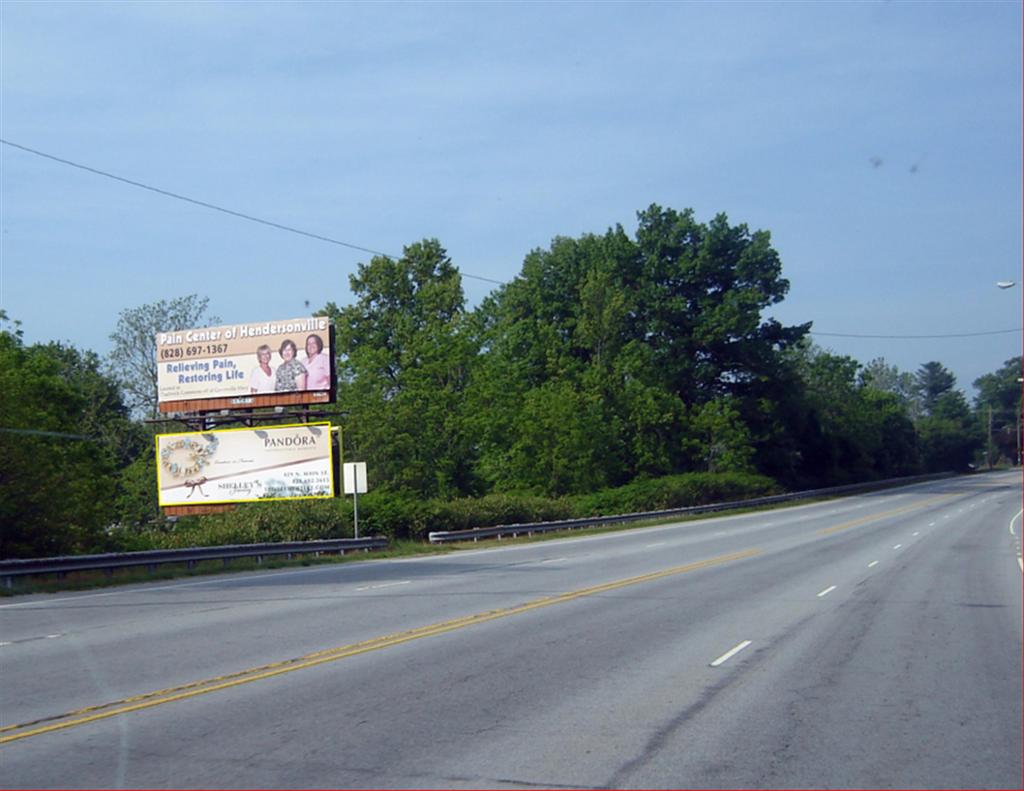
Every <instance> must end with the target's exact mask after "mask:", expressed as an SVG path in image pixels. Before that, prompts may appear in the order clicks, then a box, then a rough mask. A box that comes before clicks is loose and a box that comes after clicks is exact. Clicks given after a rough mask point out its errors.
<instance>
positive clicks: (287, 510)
mask: <svg viewBox="0 0 1024 791" xmlns="http://www.w3.org/2000/svg"><path fill="white" fill-rule="evenodd" d="M350 511H351V508H349V513H346V510H345V503H344V501H342V500H334V499H329V500H296V501H293V502H272V503H259V502H256V503H243V504H240V505H239V506H237V507H236V508H234V509H232V510H230V511H225V512H224V513H219V514H210V515H208V516H201V517H185V518H182V519H180V520H179V521H178V523H177V524H176V525H174V526H173V527H171V528H169V529H164V530H149V531H141V532H140V533H139V535H141V536H143V537H144V540H146V541H149V542H151V544H152V547H153V548H159V549H181V548H184V547H202V546H221V545H229V544H259V543H267V542H280V541H316V540H320V539H327V538H346V537H349V538H350V537H351V536H352V517H351V513H350Z"/></svg>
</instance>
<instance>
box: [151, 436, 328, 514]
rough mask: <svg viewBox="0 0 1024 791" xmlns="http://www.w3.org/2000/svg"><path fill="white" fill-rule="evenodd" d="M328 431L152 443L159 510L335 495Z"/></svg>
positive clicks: (165, 438)
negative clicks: (169, 507) (160, 507)
mask: <svg viewBox="0 0 1024 791" xmlns="http://www.w3.org/2000/svg"><path fill="white" fill-rule="evenodd" d="M331 454H332V451H331V426H330V424H329V423H299V424H295V425H287V426H266V427H263V428H237V429H225V430H222V431H201V432H189V433H185V434H160V435H158V436H157V438H156V461H157V489H158V492H159V502H160V505H161V506H162V507H163V506H183V505H198V504H206V505H212V504H214V503H244V502H252V501H255V500H295V499H302V498H313V497H333V496H334V476H333V475H332V472H331V470H332V467H333V463H332V462H333V460H332V455H331Z"/></svg>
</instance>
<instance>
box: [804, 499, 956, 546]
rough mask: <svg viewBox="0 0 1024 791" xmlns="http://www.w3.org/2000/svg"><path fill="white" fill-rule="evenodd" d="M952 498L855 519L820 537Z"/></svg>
mask: <svg viewBox="0 0 1024 791" xmlns="http://www.w3.org/2000/svg"><path fill="white" fill-rule="evenodd" d="M950 497H955V495H952V494H943V495H940V496H939V497H932V498H930V499H928V500H925V501H924V502H920V503H913V504H912V505H907V506H904V507H903V508H896V509H894V510H892V511H883V512H882V513H880V514H871V515H870V516H862V517H861V518H860V519H854V520H852V521H850V522H843V523H842V524H840V525H835V526H833V527H826V528H823V529H821V530H819V531H818V535H819V536H827V535H831V534H832V533H838V532H839V531H840V530H849V529H850V528H851V527H858V526H860V525H864V524H867V523H868V522H875V521H877V520H879V519H888V518H889V517H890V516H898V515H899V514H905V513H907V511H916V510H917V509H919V508H925V507H926V506H929V505H933V504H934V503H939V502H942V501H943V500H948V499H949V498H950Z"/></svg>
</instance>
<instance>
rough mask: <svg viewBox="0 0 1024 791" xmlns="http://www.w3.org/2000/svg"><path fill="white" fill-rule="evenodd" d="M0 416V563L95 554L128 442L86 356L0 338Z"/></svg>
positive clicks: (15, 336) (116, 407)
mask: <svg viewBox="0 0 1024 791" xmlns="http://www.w3.org/2000/svg"><path fill="white" fill-rule="evenodd" d="M0 415H2V416H3V417H2V418H0V420H2V425H0V429H2V431H0V524H2V525H3V531H2V532H0V557H2V558H14V557H37V556H53V555H62V554H69V553H74V552H89V551H96V550H98V549H101V548H102V547H103V546H104V545H105V533H104V528H105V526H106V525H107V524H108V522H109V519H110V516H111V513H112V507H111V502H112V499H113V495H114V491H115V486H114V471H115V469H116V463H117V459H118V455H119V452H120V451H121V450H122V449H123V448H124V447H125V446H127V445H130V444H131V443H130V441H126V440H124V438H123V437H122V436H119V432H121V431H122V429H123V427H124V424H125V420H126V413H125V409H124V407H123V405H122V404H121V403H120V400H119V399H118V398H117V394H116V390H115V389H113V388H112V386H111V383H110V382H109V381H108V380H106V379H105V378H104V376H103V375H102V374H101V373H100V371H99V370H98V360H97V358H96V356H95V355H93V354H91V353H89V352H86V353H81V352H79V351H77V350H75V349H73V348H71V347H65V346H61V345H59V344H47V345H34V346H28V347H26V346H24V345H23V343H22V341H21V336H20V333H18V332H14V333H11V332H8V331H0ZM86 432H88V433H86Z"/></svg>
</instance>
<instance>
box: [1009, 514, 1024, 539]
mask: <svg viewBox="0 0 1024 791" xmlns="http://www.w3.org/2000/svg"><path fill="white" fill-rule="evenodd" d="M1021 514H1024V508H1022V509H1020V510H1019V511H1018V512H1017V515H1016V516H1015V517H1013V519H1011V520H1010V535H1011V536H1015V535H1017V534H1016V533H1015V532H1014V531H1013V523H1014V522H1016V521H1017V520H1018V519H1020V515H1021Z"/></svg>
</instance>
